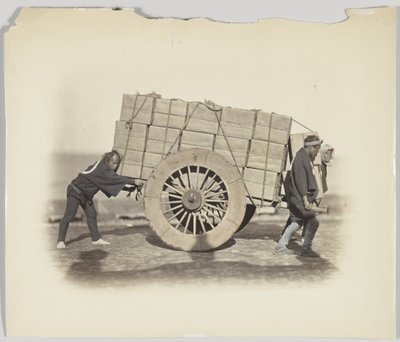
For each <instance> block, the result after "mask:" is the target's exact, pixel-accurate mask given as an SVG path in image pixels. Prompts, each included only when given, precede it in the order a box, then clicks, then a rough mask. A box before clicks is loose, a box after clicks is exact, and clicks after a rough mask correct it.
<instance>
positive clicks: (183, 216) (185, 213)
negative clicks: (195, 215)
mask: <svg viewBox="0 0 400 342" xmlns="http://www.w3.org/2000/svg"><path fill="white" fill-rule="evenodd" d="M187 214H188V212H187V211H185V212H184V214H183V215H182V217H181V218H180V220H179V221H178V224H177V225H176V226H175V229H178V227H179V226H180V225H181V224H182V222H183V220H184V219H185V217H186V215H187Z"/></svg>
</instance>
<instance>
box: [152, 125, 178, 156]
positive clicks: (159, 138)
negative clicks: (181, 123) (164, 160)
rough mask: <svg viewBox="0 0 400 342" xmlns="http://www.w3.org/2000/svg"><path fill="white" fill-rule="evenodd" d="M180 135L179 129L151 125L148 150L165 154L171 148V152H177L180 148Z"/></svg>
mask: <svg viewBox="0 0 400 342" xmlns="http://www.w3.org/2000/svg"><path fill="white" fill-rule="evenodd" d="M178 136H179V130H178V129H174V128H165V127H156V126H150V127H149V134H148V137H147V142H146V152H151V153H158V154H162V155H165V154H167V153H168V152H169V151H170V149H171V148H172V150H171V152H176V151H177V150H178V143H177V138H178ZM175 142H176V143H175ZM174 143H175V145H174ZM173 145H174V146H173Z"/></svg>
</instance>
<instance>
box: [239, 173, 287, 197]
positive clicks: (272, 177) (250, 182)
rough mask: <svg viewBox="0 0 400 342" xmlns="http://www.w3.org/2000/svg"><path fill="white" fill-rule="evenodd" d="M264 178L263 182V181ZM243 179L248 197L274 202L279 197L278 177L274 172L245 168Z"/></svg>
mask: <svg viewBox="0 0 400 342" xmlns="http://www.w3.org/2000/svg"><path fill="white" fill-rule="evenodd" d="M264 177H265V180H264ZM243 179H244V181H245V184H246V187H247V189H248V190H249V192H250V195H251V196H252V197H255V198H264V199H267V200H271V201H272V200H274V199H275V197H276V196H277V195H279V187H280V181H279V175H278V173H275V172H268V171H267V172H265V173H264V171H263V170H257V169H251V168H245V169H244V173H243Z"/></svg>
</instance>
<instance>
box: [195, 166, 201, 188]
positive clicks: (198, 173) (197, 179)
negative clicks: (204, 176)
mask: <svg viewBox="0 0 400 342" xmlns="http://www.w3.org/2000/svg"><path fill="white" fill-rule="evenodd" d="M199 176H200V165H197V172H196V189H198V188H199Z"/></svg>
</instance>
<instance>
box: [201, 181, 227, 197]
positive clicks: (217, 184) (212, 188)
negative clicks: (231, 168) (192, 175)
mask: <svg viewBox="0 0 400 342" xmlns="http://www.w3.org/2000/svg"><path fill="white" fill-rule="evenodd" d="M221 184H224V181H220V182H218V183H216V184H214V186H213V187H211V188H209V189H208V190H206V191H205V192H204V194H208V193H209V192H211V191H214V189H215V188H216V187H217V186H220V185H221ZM220 188H221V187H220Z"/></svg>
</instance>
